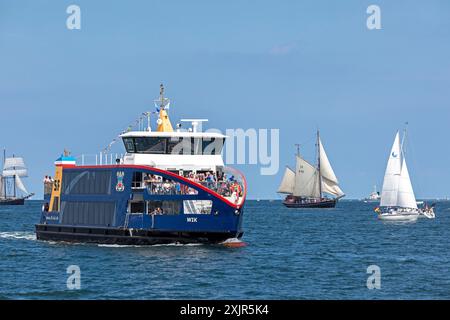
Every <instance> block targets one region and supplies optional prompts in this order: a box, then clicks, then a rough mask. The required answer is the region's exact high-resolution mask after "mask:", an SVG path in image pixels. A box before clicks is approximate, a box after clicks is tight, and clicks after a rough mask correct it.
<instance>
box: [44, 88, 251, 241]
mask: <svg viewBox="0 0 450 320" xmlns="http://www.w3.org/2000/svg"><path fill="white" fill-rule="evenodd" d="M155 104H156V106H157V115H158V119H157V122H156V123H157V129H156V131H152V130H151V126H150V117H149V118H148V127H147V128H146V129H145V130H143V131H128V132H125V133H123V134H122V135H121V136H120V138H121V139H122V141H123V143H124V146H125V149H126V153H125V154H124V155H123V156H121V157H117V158H116V159H115V161H112V162H113V163H109V164H98V163H97V164H96V165H84V164H82V165H77V159H76V158H74V157H72V156H70V154H69V153H65V154H64V155H62V156H61V157H60V158H58V159H57V160H56V162H55V166H56V171H55V175H54V181H53V182H52V183H51V185H49V184H46V186H45V192H44V193H45V199H46V204H45V205H44V206H43V209H42V215H41V219H40V222H39V224H37V225H36V235H37V238H38V239H40V240H52V241H58V240H59V241H69V242H94V243H109V244H138V245H142V244H160V243H173V242H178V243H197V242H200V243H204V242H206V243H220V242H223V241H225V240H227V239H230V238H238V239H239V238H241V237H242V235H243V231H242V219H243V213H244V210H243V209H244V203H245V198H246V192H247V185H246V181H245V178H244V176H243V175H242V174H241V173H240V172H239V171H237V170H235V169H232V168H229V167H226V166H225V165H224V162H223V159H222V148H223V146H224V141H225V139H226V136H224V135H222V134H220V133H216V132H202V131H201V129H200V127H201V124H202V123H203V122H204V121H207V120H203V119H190V120H189V119H188V120H182V121H185V122H190V123H191V125H192V126H191V127H190V128H187V130H186V129H182V127H181V125H180V124H178V125H177V126H176V130H174V129H173V127H172V124H171V122H170V119H169V116H168V106H169V99H167V98H165V97H164V87H163V86H162V85H161V92H160V97H159V99H157V100H155Z"/></svg>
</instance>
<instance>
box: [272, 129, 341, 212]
mask: <svg viewBox="0 0 450 320" xmlns="http://www.w3.org/2000/svg"><path fill="white" fill-rule="evenodd" d="M297 147H298V145H297ZM316 148H317V151H316V153H317V163H316V165H313V164H311V163H309V162H308V161H306V160H305V159H304V158H303V157H302V156H301V155H300V151H299V149H297V156H296V166H295V171H294V170H292V169H291V168H289V167H286V170H285V173H284V176H283V179H282V181H281V184H280V187H279V188H278V193H281V194H287V196H286V198H285V199H284V201H283V204H284V205H285V206H286V207H288V208H334V207H335V206H336V203H337V201H338V200H339V199H341V198H342V197H344V196H345V194H344V192H343V191H342V190H341V188H340V187H339V182H338V179H337V177H336V175H335V174H334V171H333V168H332V167H331V163H330V161H329V160H328V156H327V154H326V153H325V149H324V147H323V144H322V141H321V140H320V133H319V131H317V142H316Z"/></svg>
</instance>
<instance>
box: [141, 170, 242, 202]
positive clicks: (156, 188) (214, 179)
mask: <svg viewBox="0 0 450 320" xmlns="http://www.w3.org/2000/svg"><path fill="white" fill-rule="evenodd" d="M183 176H184V178H186V179H188V180H191V181H193V182H196V183H198V184H201V185H203V186H205V187H207V188H208V189H211V190H213V191H215V192H217V193H218V194H220V195H222V196H224V197H234V198H235V199H239V197H242V187H241V185H240V184H239V183H238V182H237V181H236V180H235V178H234V176H233V175H227V174H224V173H219V175H217V174H216V173H215V172H201V173H193V172H187V173H185V174H184V175H183ZM143 183H144V187H146V188H148V190H149V191H150V192H151V193H152V194H196V193H197V191H196V190H194V189H192V188H189V187H188V186H186V185H184V184H182V183H179V182H176V181H172V180H169V179H164V178H163V177H161V176H159V175H153V174H145V173H144V176H143Z"/></svg>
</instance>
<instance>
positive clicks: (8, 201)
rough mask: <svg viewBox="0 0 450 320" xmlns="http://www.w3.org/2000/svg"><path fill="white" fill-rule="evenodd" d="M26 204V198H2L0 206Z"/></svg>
mask: <svg viewBox="0 0 450 320" xmlns="http://www.w3.org/2000/svg"><path fill="white" fill-rule="evenodd" d="M24 204H25V199H24V198H21V199H1V200H0V206H21V205H24Z"/></svg>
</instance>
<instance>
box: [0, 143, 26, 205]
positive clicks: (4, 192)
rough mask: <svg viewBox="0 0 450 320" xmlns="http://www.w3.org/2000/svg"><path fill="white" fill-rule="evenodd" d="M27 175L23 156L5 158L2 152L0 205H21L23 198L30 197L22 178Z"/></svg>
mask: <svg viewBox="0 0 450 320" xmlns="http://www.w3.org/2000/svg"><path fill="white" fill-rule="evenodd" d="M27 176H28V170H27V167H26V166H25V162H24V161H23V158H20V157H14V156H13V157H12V158H6V150H4V152H3V170H2V172H1V174H0V205H23V204H24V203H25V200H26V199H28V198H30V197H32V196H33V195H34V193H29V192H28V191H27V189H26V188H25V186H24V184H23V182H22V179H21V178H24V177H27Z"/></svg>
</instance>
